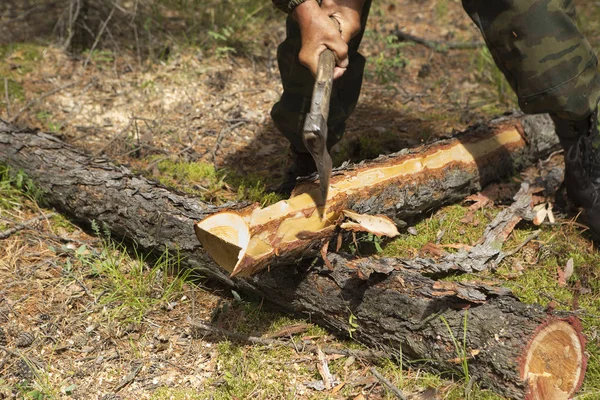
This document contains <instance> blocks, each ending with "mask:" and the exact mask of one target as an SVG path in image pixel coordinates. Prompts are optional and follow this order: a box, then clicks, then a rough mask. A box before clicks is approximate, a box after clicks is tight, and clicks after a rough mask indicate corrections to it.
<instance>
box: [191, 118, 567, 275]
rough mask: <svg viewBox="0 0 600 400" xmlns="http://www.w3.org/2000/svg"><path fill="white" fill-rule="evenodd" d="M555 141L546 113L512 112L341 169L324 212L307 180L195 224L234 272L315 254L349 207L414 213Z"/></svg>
mask: <svg viewBox="0 0 600 400" xmlns="http://www.w3.org/2000/svg"><path fill="white" fill-rule="evenodd" d="M556 145H557V139H556V137H555V135H554V127H553V125H552V123H551V122H549V120H548V119H547V118H544V117H541V116H536V117H524V118H516V119H515V118H508V119H504V120H501V121H500V122H498V123H496V124H495V125H493V126H491V127H489V126H480V127H475V128H472V129H470V130H467V131H466V132H464V133H463V134H460V135H458V136H457V137H455V138H452V139H449V140H443V141H439V142H435V143H433V144H431V145H427V146H422V147H419V148H416V149H412V150H406V151H401V152H399V153H396V154H393V155H390V156H386V157H380V158H378V159H376V160H373V161H370V162H365V163H362V164H359V165H356V166H353V167H350V168H346V169H344V170H342V171H338V172H339V173H338V174H334V176H333V177H332V178H331V183H330V184H331V188H330V190H329V196H328V198H327V205H326V208H325V209H324V210H322V211H323V213H321V211H319V210H318V207H317V204H318V203H319V201H318V191H319V190H318V186H317V185H315V184H311V183H309V184H306V183H305V184H300V186H298V187H297V188H296V189H295V193H296V195H295V196H293V197H292V198H290V199H288V200H283V201H280V202H278V203H276V204H273V205H271V206H269V207H266V208H257V207H256V206H252V207H249V208H246V209H242V210H239V211H237V212H232V211H225V212H222V213H218V214H215V215H211V216H209V217H207V218H206V219H204V220H202V221H199V222H198V223H196V224H195V232H196V235H197V237H198V239H199V240H200V242H201V243H202V245H203V247H204V248H205V249H206V250H207V252H208V253H209V254H210V255H211V256H212V257H213V258H214V260H215V261H216V262H217V263H218V264H219V265H220V266H221V267H223V268H224V269H225V270H227V271H228V272H229V273H230V274H231V276H236V275H237V276H248V275H252V274H254V273H256V272H258V271H260V270H261V269H264V268H266V267H267V266H270V265H277V264H286V263H290V260H295V259H298V258H301V257H305V256H311V255H315V254H316V253H317V252H318V249H320V248H322V246H323V244H324V243H325V242H327V241H329V240H331V238H333V237H334V236H335V234H336V232H337V228H338V226H339V224H340V223H341V220H342V219H343V212H344V210H348V209H349V210H352V211H355V212H358V213H363V214H371V215H373V214H382V215H386V216H387V217H390V218H391V219H392V220H397V219H405V218H411V217H414V216H417V215H419V214H421V213H422V212H424V211H428V210H430V209H432V208H434V207H437V206H441V205H443V204H447V203H450V202H453V201H457V200H459V199H462V198H464V197H465V196H467V195H468V194H470V193H472V192H473V191H477V190H481V189H482V187H483V186H485V185H487V184H488V183H490V182H492V181H496V180H499V179H501V178H503V177H506V176H508V175H509V174H512V173H513V172H514V170H515V169H518V168H520V167H523V166H524V165H526V164H528V163H531V162H532V161H533V160H536V159H538V158H539V157H540V156H542V155H545V154H547V153H548V152H549V151H550V150H552V149H553V148H554V147H555V146H556ZM315 199H317V200H315ZM321 215H322V216H323V217H321Z"/></svg>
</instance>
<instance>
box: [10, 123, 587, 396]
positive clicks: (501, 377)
mask: <svg viewBox="0 0 600 400" xmlns="http://www.w3.org/2000/svg"><path fill="white" fill-rule="evenodd" d="M0 161H2V162H4V163H6V164H8V165H9V166H11V167H12V168H14V169H16V170H19V169H21V170H23V171H24V172H26V173H27V174H28V175H29V177H30V178H32V179H33V180H34V182H35V183H36V185H37V187H38V188H40V189H41V190H43V191H44V192H45V196H44V200H45V201H46V202H47V203H48V204H49V205H51V206H54V207H56V208H57V209H58V210H60V211H62V212H63V213H65V214H67V215H69V216H70V217H71V218H72V219H73V220H75V221H76V222H79V223H81V224H83V225H85V226H89V225H90V223H91V221H96V222H98V223H104V224H106V225H107V226H108V227H109V228H110V229H111V231H112V233H113V235H114V236H115V237H120V238H124V239H126V240H128V241H130V242H133V243H135V244H136V246H137V248H138V251H140V252H143V253H146V254H154V255H157V256H158V255H160V254H162V253H163V252H164V251H165V250H169V251H177V252H178V253H179V254H180V256H181V260H182V261H181V263H182V266H184V267H190V268H195V269H197V270H198V271H199V272H200V273H201V274H204V275H205V276H207V277H210V278H213V279H217V280H219V281H221V282H223V283H225V284H227V285H229V286H230V287H232V288H235V289H236V290H240V291H244V292H246V293H253V294H255V295H258V296H261V297H264V298H265V299H267V300H268V301H269V302H271V303H272V304H274V305H276V306H278V307H279V308H281V309H282V310H285V311H286V312H289V313H293V314H296V315H302V316H305V317H309V318H311V320H312V321H315V322H318V323H319V324H321V325H323V326H325V327H327V328H329V329H331V330H333V331H334V332H336V333H338V334H347V333H348V332H352V334H353V337H355V338H356V339H357V340H360V341H361V342H363V343H365V344H367V345H370V346H372V347H376V348H379V349H381V350H383V351H385V352H386V353H388V354H392V355H396V356H397V357H404V358H405V359H408V358H410V359H420V360H426V361H425V365H426V366H427V367H429V368H431V369H433V370H437V371H457V373H460V370H461V368H460V366H459V364H460V363H461V362H462V360H463V359H468V360H467V361H468V364H469V369H470V371H471V375H476V377H477V379H478V380H480V381H481V382H482V383H483V384H484V385H486V386H488V387H491V388H493V389H494V390H496V391H497V392H498V393H500V394H503V395H505V396H507V397H510V398H514V399H521V398H525V397H527V398H530V399H547V398H556V399H561V398H564V399H566V398H568V397H569V396H570V395H571V394H572V393H574V392H575V391H576V390H577V388H578V387H579V386H580V385H581V382H582V380H583V377H584V374H585V357H584V355H583V348H584V344H585V343H584V340H583V338H582V337H581V334H580V332H581V327H580V325H579V324H578V321H577V319H576V318H574V317H572V316H569V315H562V314H561V315H557V314H552V313H546V312H545V311H544V310H543V309H542V308H541V307H539V306H532V305H526V304H522V303H520V302H519V301H518V300H516V299H514V298H513V297H512V296H510V295H509V294H508V293H507V292H505V291H504V290H502V289H498V288H490V287H487V286H484V285H476V284H457V283H447V282H443V281H434V280H432V279H431V278H428V277H426V276H424V275H423V273H422V272H424V271H421V266H420V265H419V264H412V263H411V262H410V260H393V259H386V260H359V261H356V260H352V259H350V258H347V257H342V256H336V255H329V257H330V264H331V265H332V267H333V269H332V270H329V268H325V267H323V266H321V268H318V265H317V267H309V266H308V265H304V264H300V265H297V266H296V267H295V268H274V269H272V270H271V271H263V272H261V273H259V274H257V275H254V276H252V277H248V278H233V279H232V278H229V277H228V276H227V275H226V274H225V273H224V271H223V270H222V269H221V268H220V267H219V266H217V265H216V264H215V263H214V262H212V261H211V260H210V259H209V258H208V257H207V256H206V254H205V253H204V252H203V251H202V249H201V247H200V245H199V244H198V241H197V239H196V238H195V237H194V235H193V225H194V222H195V221H198V220H202V219H204V218H206V217H207V216H209V215H210V214H213V213H215V212H219V211H222V209H220V208H217V207H214V206H212V205H209V204H206V203H202V202H199V201H197V200H195V199H193V198H190V197H188V196H185V195H182V194H177V193H174V192H173V191H170V190H167V189H166V188H164V187H162V186H160V185H159V184H156V183H154V182H151V181H149V180H147V179H144V178H142V177H139V176H136V175H135V174H133V173H132V172H131V171H129V170H128V169H127V168H125V167H119V166H115V165H112V164H111V163H109V162H107V161H106V160H103V159H96V158H94V157H92V156H89V155H87V154H85V153H84V152H82V151H80V150H78V149H75V148H73V147H71V146H68V145H66V144H64V143H62V142H61V141H60V140H58V139H56V138H54V137H52V136H51V135H47V134H44V133H40V132H34V131H31V130H18V129H16V128H14V127H12V126H10V125H8V124H6V123H4V122H2V121H0ZM474 179H475V178H474ZM480 182H481V181H480ZM478 184H481V183H478ZM473 187H474V188H476V187H477V185H474V186H473ZM435 200H436V201H438V202H439V201H440V199H439V198H438V197H436V199H435ZM358 204H360V203H358ZM429 204H430V206H428V208H429V207H433V204H432V203H429ZM229 208H230V209H231V207H229ZM361 211H364V210H361ZM466 309H468V310H469V311H468V312H466V311H465V310H466ZM465 313H467V314H466V321H467V324H466V326H467V330H466V334H465V335H466V340H465V342H464V345H463V344H462V340H461V339H462V338H463V337H464V336H463V334H464V333H463V329H464V326H465V325H464V321H465ZM351 315H353V316H354V317H355V323H353V324H350V323H349V318H350V316H351ZM446 324H447V325H446ZM450 331H451V332H452V334H451V333H450ZM453 337H454V338H455V339H456V340H457V341H458V343H459V344H461V346H458V347H456V346H455V345H454V342H453V340H452V338H453ZM461 348H463V349H466V350H461ZM457 363H458V364H457ZM548 393H549V394H550V395H551V396H552V397H548V396H550V395H548Z"/></svg>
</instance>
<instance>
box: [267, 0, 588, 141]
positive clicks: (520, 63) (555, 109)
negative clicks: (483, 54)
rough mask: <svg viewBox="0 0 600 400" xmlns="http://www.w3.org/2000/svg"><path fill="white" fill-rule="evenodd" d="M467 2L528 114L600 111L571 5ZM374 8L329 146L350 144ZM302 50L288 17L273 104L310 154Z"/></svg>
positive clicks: (309, 80)
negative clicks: (349, 123) (349, 126)
mask: <svg viewBox="0 0 600 400" xmlns="http://www.w3.org/2000/svg"><path fill="white" fill-rule="evenodd" d="M273 1H274V2H277V1H278V0H273ZM279 1H280V2H284V3H287V2H286V0H279ZM462 2H463V7H464V9H465V10H466V11H467V13H468V14H469V16H470V17H471V19H472V20H473V21H474V22H475V24H476V25H477V26H478V27H479V29H480V30H481V32H482V34H483V36H484V39H485V41H486V43H487V45H488V47H489V49H490V52H491V53H492V55H493V57H494V60H495V62H496V64H497V65H498V67H499V68H500V70H501V71H502V72H503V74H504V76H505V77H506V79H507V80H508V82H509V83H510V85H511V87H512V88H513V90H514V91H515V92H516V94H517V96H518V98H519V106H520V107H521V109H522V110H523V112H525V113H527V114H537V113H545V112H547V113H551V114H553V115H555V116H557V117H559V118H563V119H566V120H581V119H584V118H587V117H589V115H590V114H591V113H592V112H593V111H594V110H595V109H596V108H597V105H598V101H599V100H600V73H599V71H598V60H597V58H596V56H595V55H594V52H593V51H592V49H591V47H590V45H589V43H588V42H587V40H586V39H585V38H584V37H583V35H582V34H581V32H580V31H579V29H578V28H577V25H576V22H575V17H576V15H575V7H574V5H573V3H572V1H571V0H495V1H489V0H462ZM370 5H371V1H370V0H367V1H366V2H365V5H364V8H363V14H362V23H361V26H362V31H361V32H360V34H359V35H357V36H356V37H355V38H354V39H352V41H351V42H350V46H349V47H350V49H349V57H350V63H349V67H348V69H347V71H346V73H345V74H344V75H343V76H342V77H341V78H339V79H338V80H336V81H335V83H334V87H333V92H332V99H331V109H330V114H329V121H328V126H329V137H328V146H329V147H331V146H333V145H334V144H335V143H337V142H338V141H339V140H340V139H341V138H342V135H343V133H344V129H345V122H346V120H347V118H348V117H349V116H350V114H351V113H352V111H353V110H354V108H355V106H356V103H357V101H358V96H359V94H360V88H361V85H362V77H363V70H364V66H365V59H364V57H362V56H361V55H360V54H359V53H358V47H359V45H360V41H361V39H362V36H363V33H364V28H365V26H366V21H367V16H368V12H369V8H370ZM300 47H301V38H300V29H299V27H298V24H297V23H296V22H295V21H294V20H292V19H291V18H290V17H288V19H287V37H286V39H285V41H284V42H283V43H281V45H280V46H279V48H278V50H277V60H278V62H279V71H280V74H281V80H282V83H283V94H282V96H281V99H280V101H279V102H278V103H276V104H275V105H274V106H273V109H272V110H271V116H272V118H273V121H274V123H275V126H276V127H277V128H278V129H279V130H280V131H281V132H282V133H283V135H284V136H285V137H287V138H288V140H289V141H290V142H291V144H292V147H293V148H294V149H295V150H296V151H298V152H306V149H305V148H304V144H303V143H302V127H303V123H304V117H305V115H306V113H308V111H309V108H310V100H311V95H312V87H313V84H314V78H313V76H312V74H311V73H310V71H308V69H307V68H305V67H304V66H303V65H301V64H300V62H299V60H298V53H299V52H300Z"/></svg>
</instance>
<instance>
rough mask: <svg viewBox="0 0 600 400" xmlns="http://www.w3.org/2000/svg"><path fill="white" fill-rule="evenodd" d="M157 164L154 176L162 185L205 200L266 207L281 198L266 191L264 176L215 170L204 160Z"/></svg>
mask: <svg viewBox="0 0 600 400" xmlns="http://www.w3.org/2000/svg"><path fill="white" fill-rule="evenodd" d="M157 167H158V171H159V176H158V177H157V178H158V180H159V181H160V182H161V183H162V184H164V185H166V186H169V187H175V188H177V189H179V190H182V191H184V192H187V193H191V194H195V195H199V196H200V197H201V198H202V199H203V200H205V201H212V202H217V203H219V202H224V201H228V200H235V201H250V202H258V203H260V204H261V206H266V205H269V204H273V203H275V202H277V201H279V200H281V199H282V197H281V196H279V195H277V194H275V193H272V192H269V191H267V188H266V185H265V184H264V183H263V182H264V178H261V177H260V176H258V175H256V174H248V175H245V176H241V175H239V174H237V173H235V172H231V171H228V170H226V169H222V170H217V169H216V168H215V167H214V166H213V165H212V164H208V163H204V162H183V161H173V160H168V159H167V160H162V161H160V162H159V163H158V164H157Z"/></svg>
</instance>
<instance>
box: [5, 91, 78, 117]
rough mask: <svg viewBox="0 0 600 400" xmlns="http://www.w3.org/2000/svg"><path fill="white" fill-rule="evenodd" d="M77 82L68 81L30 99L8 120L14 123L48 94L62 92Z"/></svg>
mask: <svg viewBox="0 0 600 400" xmlns="http://www.w3.org/2000/svg"><path fill="white" fill-rule="evenodd" d="M77 83H79V82H78V81H75V82H71V83H67V84H66V85H63V86H61V87H57V88H55V89H52V90H51V91H49V92H47V93H44V94H43V95H41V96H40V97H38V98H36V99H33V100H31V101H30V102H29V103H27V104H26V105H25V106H24V107H23V108H21V109H20V110H19V112H17V113H16V114H15V115H14V116H13V117H12V118H11V119H9V121H8V122H10V123H11V124H12V123H13V122H14V121H16V120H17V119H18V118H19V117H20V116H21V114H23V113H24V112H25V111H27V110H28V109H29V108H31V107H32V106H33V105H35V104H36V103H39V102H40V101H42V100H44V99H45V98H46V97H48V96H52V95H53V94H55V93H58V92H60V91H61V90H64V89H68V88H70V87H71V86H75V85H76V84H77Z"/></svg>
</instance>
